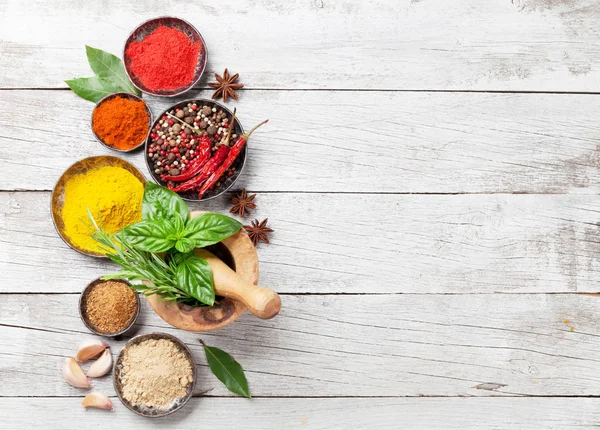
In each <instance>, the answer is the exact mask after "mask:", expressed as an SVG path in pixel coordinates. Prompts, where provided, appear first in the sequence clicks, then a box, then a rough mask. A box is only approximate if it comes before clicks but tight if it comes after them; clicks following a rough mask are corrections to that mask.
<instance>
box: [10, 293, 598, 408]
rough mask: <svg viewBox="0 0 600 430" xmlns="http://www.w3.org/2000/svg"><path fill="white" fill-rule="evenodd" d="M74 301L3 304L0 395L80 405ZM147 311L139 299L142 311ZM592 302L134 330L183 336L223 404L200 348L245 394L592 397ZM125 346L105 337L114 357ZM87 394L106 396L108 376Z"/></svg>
mask: <svg viewBox="0 0 600 430" xmlns="http://www.w3.org/2000/svg"><path fill="white" fill-rule="evenodd" d="M78 299H79V297H78V295H76V294H68V295H62V294H49V295H32V294H23V295H20V294H10V295H3V296H2V300H0V380H1V381H2V383H1V384H0V396H77V395H79V394H81V392H82V391H81V390H79V389H76V388H73V387H71V386H69V385H68V384H67V383H66V382H64V381H63V379H62V376H61V374H60V362H61V360H62V359H63V358H64V357H67V356H70V355H72V354H74V352H75V350H76V348H77V345H78V344H79V342H81V341H82V340H84V339H86V338H89V337H90V336H91V335H90V334H89V333H88V332H87V330H86V329H85V328H84V326H83V324H82V323H81V321H80V319H79V316H78V314H77V303H78ZM144 303H145V302H144ZM599 312H600V298H598V297H591V296H585V295H579V294H519V295H510V294H498V295H490V294H469V295H431V294H426V295H406V294H399V295H332V296H319V295H304V296H293V295H291V296H290V295H286V296H283V308H282V312H281V314H280V315H279V316H278V317H277V318H276V319H273V320H270V321H260V320H257V319H256V318H254V317H252V316H251V315H249V314H246V315H244V316H243V317H242V318H241V319H240V320H239V321H237V322H236V323H234V324H232V325H231V326H229V327H227V328H224V329H221V330H219V331H217V332H214V333H203V334H197V333H190V332H183V331H181V330H176V329H173V328H172V327H170V326H168V325H167V324H166V323H164V322H163V321H162V320H160V318H159V317H158V316H157V315H156V314H154V313H153V312H152V311H151V310H150V309H149V307H148V305H147V304H144V308H143V310H142V312H141V315H140V318H139V320H138V324H137V332H136V333H131V335H134V334H145V333H150V332H156V331H159V332H167V333H171V334H174V335H176V336H177V337H179V338H180V339H182V340H183V341H184V342H185V343H186V344H187V345H188V346H189V347H190V349H191V351H192V354H193V355H194V358H195V361H196V363H197V364H198V384H197V385H196V389H197V391H196V394H206V395H211V396H231V395H232V394H231V393H229V392H228V391H227V390H226V389H225V388H224V387H223V385H222V384H221V383H220V382H218V381H217V380H216V379H215V378H214V377H213V376H212V375H211V374H210V372H209V370H208V368H207V367H206V360H205V358H204V356H203V354H204V353H203V351H202V349H201V346H200V344H199V342H198V339H199V338H202V339H203V340H205V341H206V342H207V343H208V344H209V345H214V346H217V347H221V348H224V349H226V350H227V351H228V352H230V353H231V354H232V355H233V356H235V357H236V359H237V360H238V361H239V362H240V363H241V364H242V365H243V367H244V369H245V371H246V375H247V377H248V380H249V385H250V390H251V392H252V394H253V395H254V396H283V397H287V396H295V397H298V396H301V397H305V396H308V397H328V396H399V397H401V396H421V395H424V396H532V395H533V396H600V375H599V374H598V372H597V371H596V369H597V367H598V362H599V361H600V344H599V343H598V337H599V336H600V327H599V326H598V323H597V320H598V318H597V317H598V313H599ZM126 340H127V339H123V340H109V341H108V342H109V344H110V345H111V347H112V351H113V353H115V354H116V353H117V352H118V351H120V349H121V347H122V346H123V345H124V342H125V341H126ZM96 389H98V390H99V391H102V392H104V393H106V394H110V395H112V394H113V393H114V391H113V386H112V381H111V380H110V378H109V377H105V378H101V379H99V380H97V381H96Z"/></svg>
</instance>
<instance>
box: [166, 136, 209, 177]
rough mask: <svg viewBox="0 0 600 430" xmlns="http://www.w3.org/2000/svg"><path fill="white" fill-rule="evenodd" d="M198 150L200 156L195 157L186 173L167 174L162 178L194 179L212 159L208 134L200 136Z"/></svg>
mask: <svg viewBox="0 0 600 430" xmlns="http://www.w3.org/2000/svg"><path fill="white" fill-rule="evenodd" d="M198 151H199V153H200V155H198V158H195V159H194V161H192V163H191V164H190V167H189V168H188V170H187V171H186V172H185V173H182V174H181V175H175V176H169V175H165V176H163V178H162V179H163V180H165V181H174V182H183V181H187V180H188V179H192V178H193V177H194V176H196V175H197V174H198V173H200V172H201V171H202V168H203V167H204V165H205V164H206V163H207V162H208V160H209V159H210V137H208V135H206V134H205V135H204V136H202V137H201V138H200V142H199V143H198Z"/></svg>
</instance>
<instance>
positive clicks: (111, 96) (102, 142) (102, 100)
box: [90, 92, 154, 154]
mask: <svg viewBox="0 0 600 430" xmlns="http://www.w3.org/2000/svg"><path fill="white" fill-rule="evenodd" d="M113 97H126V98H134V99H136V100H139V101H141V102H142V103H144V108H146V113H147V114H148V132H147V133H146V134H145V136H144V138H143V139H142V141H141V142H140V143H138V144H137V145H135V146H134V147H133V148H130V149H118V148H115V147H114V146H110V145H109V144H108V143H106V142H104V140H102V139H101V138H100V136H98V134H97V133H96V132H95V131H94V112H96V109H98V106H100V105H101V104H102V103H104V102H105V101H107V100H108V99H110V98H113ZM152 124H154V116H153V115H152V111H151V110H150V106H148V103H146V100H144V99H143V98H141V97H140V96H136V95H135V94H131V93H125V92H118V93H112V94H109V95H107V96H105V97H102V99H101V100H100V101H98V103H96V106H94V109H93V110H92V118H91V119H90V129H91V130H92V133H93V134H94V137H95V138H96V140H97V141H98V142H100V143H101V144H102V145H104V146H106V147H107V148H108V149H112V150H113V151H117V152H120V153H123V154H126V153H128V152H132V151H135V150H136V149H139V148H140V147H142V146H144V144H145V143H146V139H147V138H148V135H149V134H150V131H151V130H150V128H151V127H152Z"/></svg>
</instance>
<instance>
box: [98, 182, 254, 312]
mask: <svg viewBox="0 0 600 430" xmlns="http://www.w3.org/2000/svg"><path fill="white" fill-rule="evenodd" d="M88 215H89V218H90V221H91V223H92V234H91V237H92V238H93V239H94V240H96V241H97V242H98V243H99V244H100V245H101V247H102V252H105V254H106V256H107V257H108V258H110V259H111V260H112V261H114V262H115V263H117V264H119V265H120V266H121V269H122V270H121V272H119V273H115V274H111V275H107V276H105V277H104V278H103V279H127V280H129V281H146V283H144V284H135V285H133V286H132V288H134V289H135V290H136V291H139V292H141V293H143V294H145V295H152V294H158V295H159V296H161V297H162V298H163V299H164V300H169V301H175V302H182V303H186V304H189V305H192V306H193V305H198V304H205V305H209V306H212V305H213V304H214V301H215V289H214V284H213V276H212V271H211V268H210V266H209V265H208V263H207V262H206V261H205V260H204V259H202V258H199V257H197V256H196V255H195V254H194V249H195V248H204V247H207V246H210V245H214V244H215V243H218V242H220V241H222V240H223V239H226V238H228V237H229V236H231V235H233V234H235V233H237V232H238V231H239V230H240V228H241V227H242V224H241V223H239V222H238V221H236V220H234V219H233V218H230V217H228V216H226V215H221V214H218V213H211V212H208V213H204V214H202V215H200V216H198V217H196V218H193V219H192V218H190V212H189V209H188V207H187V205H186V204H185V202H184V201H183V199H182V198H181V197H179V196H178V195H177V194H176V193H174V192H173V191H171V190H169V189H168V188H165V187H161V186H159V185H156V184H154V183H152V182H148V183H147V184H146V188H145V190H144V196H143V199H142V220H141V221H140V222H138V223H135V224H132V225H130V226H128V227H126V228H124V229H123V230H121V231H120V232H118V233H117V234H114V235H110V234H109V233H107V232H106V231H105V230H103V228H102V225H99V224H98V223H97V222H96V220H95V219H94V217H93V215H92V213H91V212H90V211H89V209H88Z"/></svg>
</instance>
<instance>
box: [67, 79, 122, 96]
mask: <svg viewBox="0 0 600 430" xmlns="http://www.w3.org/2000/svg"><path fill="white" fill-rule="evenodd" d="M65 83H66V84H67V85H68V86H69V87H70V88H71V89H72V90H73V92H74V93H75V94H77V95H78V96H79V97H81V98H82V99H85V100H89V101H91V102H94V103H98V102H99V101H100V100H101V99H103V98H104V97H106V96H107V95H109V94H113V93H118V92H120V91H121V87H120V86H119V85H118V84H116V83H114V82H113V81H112V80H110V79H104V78H99V77H97V76H94V77H93V78H79V79H71V80H68V81H65Z"/></svg>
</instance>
